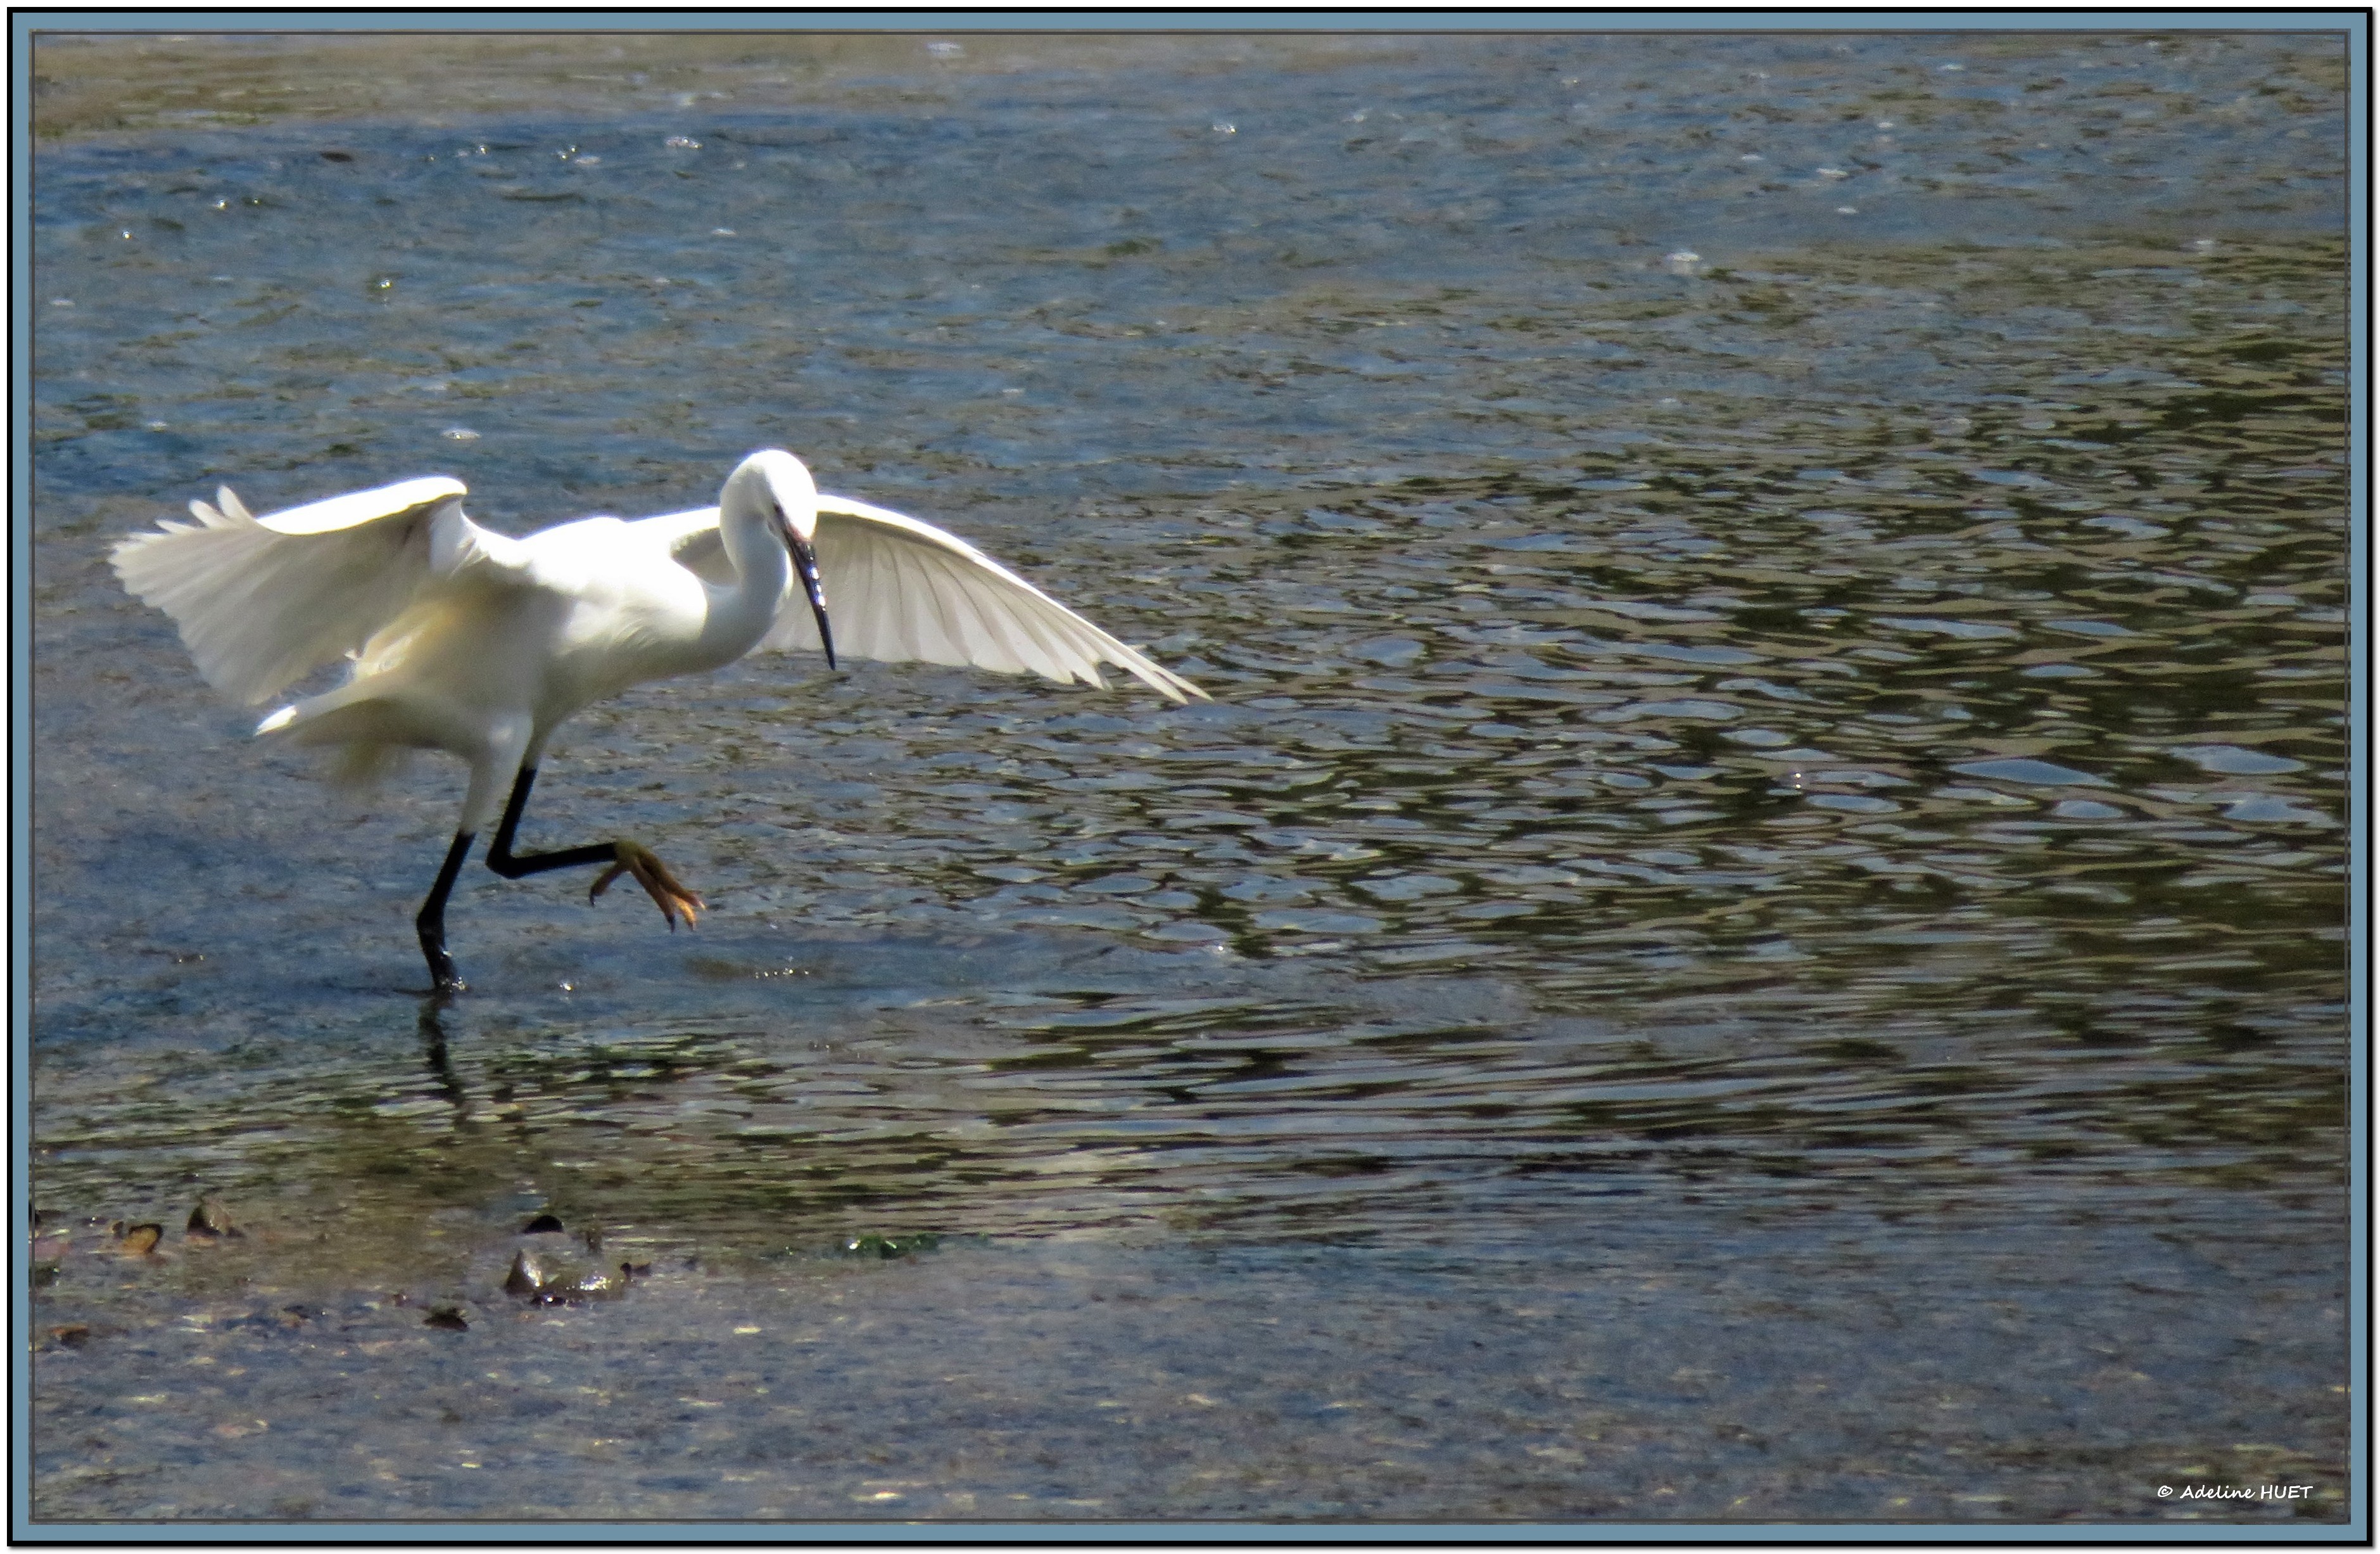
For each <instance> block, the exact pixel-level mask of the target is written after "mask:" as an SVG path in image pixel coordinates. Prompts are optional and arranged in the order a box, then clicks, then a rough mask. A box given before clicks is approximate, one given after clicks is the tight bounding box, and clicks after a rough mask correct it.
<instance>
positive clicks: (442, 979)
mask: <svg viewBox="0 0 2380 1554" xmlns="http://www.w3.org/2000/svg"><path fill="white" fill-rule="evenodd" d="M471 840H472V834H471V833H470V832H468V831H457V832H456V833H455V843H454V845H453V846H452V847H449V848H448V849H447V850H446V862H445V863H442V864H440V865H439V866H438V883H437V884H435V885H433V886H431V887H430V899H428V900H426V901H424V902H422V903H421V911H420V912H419V914H417V915H416V916H415V918H414V919H413V927H414V931H415V932H416V933H418V934H419V935H420V936H421V954H422V958H423V959H424V960H426V961H429V962H430V982H431V986H433V987H434V988H436V989H437V990H438V991H439V992H441V993H460V992H461V991H463V973H460V972H458V971H456V970H455V958H454V957H453V956H452V955H449V954H447V953H446V898H447V897H448V896H450V895H452V894H453V893H454V890H455V875H459V874H461V873H462V872H463V860H464V859H465V858H467V857H468V856H469V855H470V851H471Z"/></svg>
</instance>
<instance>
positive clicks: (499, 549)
mask: <svg viewBox="0 0 2380 1554" xmlns="http://www.w3.org/2000/svg"><path fill="white" fill-rule="evenodd" d="M463 496H464V487H463V485H462V483H460V482H458V481H453V480H448V479H444V478H443V477H431V478H427V479H423V480H414V481H405V482H401V483H397V484H395V485H390V486H383V487H381V488H379V489H377V490H373V491H365V492H357V493H354V494H352V495H350V496H336V497H333V498H330V499H329V500H327V501H322V502H316V503H311V504H310V505H308V506H306V507H301V508H291V509H288V510H287V511H285V512H280V513H273V514H268V515H266V516H265V517H263V518H261V519H260V518H255V517H252V516H250V515H249V512H248V510H247V509H246V508H244V507H242V506H241V505H240V503H239V500H238V498H237V497H236V496H233V495H232V494H231V492H230V491H229V490H228V489H225V491H223V492H221V493H220V494H219V498H218V499H219V502H220V506H219V507H209V506H207V505H206V504H204V503H200V502H193V503H191V504H190V508H191V511H192V512H193V513H194V514H195V515H196V516H197V518H198V520H199V526H198V527H196V528H192V527H190V526H188V525H186V524H179V523H168V524H165V525H164V526H163V527H162V529H161V530H160V531H159V532H152V533H148V534H140V535H135V536H133V537H132V538H130V539H128V540H125V541H123V542H121V543H120V544H119V545H117V546H116V547H115V554H114V560H115V569H116V572H117V575H118V576H120V577H121V578H122V579H123V580H124V583H125V586H126V587H127V588H128V589H129V590H130V591H131V592H132V593H134V594H135V595H137V596H138V597H140V599H142V600H144V601H146V602H147V603H149V604H152V605H155V606H158V607H159V608H161V609H163V610H164V611H165V612H166V613H167V614H168V615H170V616H172V617H173V618H174V619H175V621H176V624H177V625H178V626H179V627H180V628H181V631H182V638H183V641H184V642H186V643H187V644H188V646H189V649H190V652H191V655H192V656H193V657H194V658H195V659H196V660H197V661H198V665H199V667H200V671H201V672H202V673H203V674H204V675H205V676H206V678H207V679H208V680H209V681H210V682H211V683H212V684H213V685H215V686H216V687H217V688H218V689H220V690H222V691H225V692H226V693H228V694H230V695H233V696H236V697H237V698H239V699H241V700H243V701H246V702H249V703H251V704H254V703H261V702H263V701H265V700H267V699H268V698H270V697H271V696H272V695H273V692H274V691H279V690H281V689H283V688H284V687H285V686H286V685H288V684H289V683H290V682H291V681H292V680H294V679H297V678H298V677H299V676H300V675H303V674H304V673H306V672H307V671H308V670H309V669H311V668H313V667H317V666H318V665H320V664H322V663H323V662H326V661H327V660H329V659H331V658H333V657H335V656H337V655H340V654H343V653H344V654H346V655H348V656H349V657H350V658H351V659H352V661H353V663H352V669H351V672H350V674H349V677H348V679H347V682H346V684H345V685H343V686H341V687H339V688H338V689H337V690H334V691H326V692H324V693H323V694H322V695H319V696H311V697H308V698H306V699H305V700H303V701H300V702H297V703H295V704H291V705H289V706H285V707H283V708H282V709H280V710H279V711H277V712H275V713H273V715H271V716H268V717H266V718H265V719H264V721H263V722H262V723H261V724H260V725H259V726H258V729H257V731H258V732H259V733H261V734H274V735H279V736H283V737H285V738H288V739H291V740H296V741H297V742H298V743H300V744H310V745H328V746H333V747H335V748H337V749H338V750H340V752H341V753H342V760H341V766H340V769H341V774H342V776H343V777H346V778H347V779H349V780H369V779H370V778H371V777H375V776H377V775H378V774H379V773H380V772H381V771H382V770H383V768H384V767H385V766H386V765H388V764H389V763H390V762H391V761H392V760H393V759H395V757H397V756H399V755H401V754H402V753H404V752H405V751H407V750H410V749H430V750H443V751H447V752H449V753H453V754H455V755H458V756H460V757H462V758H463V760H464V761H465V762H466V763H468V765H469V767H470V784H469V787H468V790H467V791H466V793H465V795H464V800H463V813H462V817H461V821H460V824H459V825H458V826H456V829H455V840H454V843H453V844H452V845H451V846H450V848H449V849H448V852H447V857H446V861H445V863H444V865H443V867H442V868H441V869H440V871H439V875H438V878H437V882H436V884H435V885H434V886H433V887H432V888H431V894H430V898H429V899H428V900H427V901H425V902H424V903H423V906H422V910H421V914H420V916H419V919H418V920H417V923H418V926H419V930H420V937H421V945H422V951H423V954H424V956H425V957H426V958H427V959H428V961H429V962H430V968H431V977H432V980H433V982H434V983H435V984H436V985H438V986H439V987H441V988H459V987H460V986H461V985H462V983H461V979H460V977H459V975H458V974H457V973H456V972H455V965H454V961H453V960H452V958H451V957H450V956H448V954H447V952H446V949H445V930H444V911H445V904H446V898H447V895H448V894H449V892H450V891H451V890H452V889H453V887H454V882H455V875H456V874H457V873H458V872H459V870H460V868H461V866H462V863H463V861H464V858H465V857H466V856H467V855H468V852H469V850H470V846H471V843H472V840H473V838H475V837H476V835H477V834H478V832H479V831H480V828H481V827H482V826H485V825H486V824H487V822H488V821H489V819H490V818H491V817H492V816H494V815H495V814H497V808H498V805H499V802H500V801H502V802H503V804H504V809H503V819H502V822H501V824H500V825H499V826H498V829H497V832H496V837H495V840H494V842H493V844H492V847H491V848H490V850H489V853H488V863H489V865H490V867H492V868H493V869H495V870H496V871H497V872H498V873H499V874H503V875H507V876H511V877H517V876H519V875H528V874H536V873H541V872H543V871H545V870H548V869H555V868H565V867H570V866H574V865H577V864H581V863H606V864H609V865H610V867H609V868H607V869H606V871H605V872H604V874H603V875H601V877H600V878H599V879H598V880H597V881H596V885H595V889H594V892H593V893H594V894H598V895H600V894H601V892H602V890H603V888H604V887H606V886H608V885H609V884H610V882H611V881H612V880H613V878H615V877H616V876H617V875H620V874H622V873H624V872H625V873H629V874H633V875H635V876H636V878H637V882H638V883H639V884H640V885H642V886H643V887H645V889H646V891H647V892H648V893H649V894H650V895H651V897H652V898H653V900H654V901H655V903H656V904H657V905H659V906H660V907H661V909H662V916H663V917H664V918H666V919H667V920H668V921H669V924H670V926H671V927H673V928H674V927H675V926H676V925H677V921H678V919H679V918H680V917H684V918H685V919H686V922H687V923H688V924H689V925H690V924H692V923H693V921H694V914H695V912H696V911H697V910H698V908H699V907H700V906H701V904H702V903H701V900H700V899H699V898H698V897H697V896H695V894H694V893H693V892H692V891H690V890H687V889H686V887H684V886H682V885H680V884H678V883H677V881H676V880H675V879H674V878H673V877H671V875H670V874H669V871H668V870H667V869H666V868H664V867H663V866H662V863H661V862H660V860H658V859H656V858H654V857H653V855H652V854H651V853H650V852H649V851H647V850H645V849H643V848H642V847H640V846H638V845H637V843H634V842H629V841H615V842H607V843H596V844H593V845H591V846H588V847H581V848H572V849H566V850H562V851H557V852H548V853H533V854H526V855H521V854H515V853H514V852H513V851H512V842H513V837H514V831H515V829H516V826H518V824H519V821H520V815H521V811H522V809H523V808H524V806H525V805H526V804H527V802H528V792H529V788H530V786H531V784H533V783H534V781H535V780H536V777H537V766H538V761H539V759H540V756H541V755H542V754H543V753H544V750H545V745H546V741H547V740H549V739H550V738H551V737H552V735H553V731H554V729H555V728H558V727H560V726H561V724H562V723H563V722H564V721H565V719H567V718H569V717H570V716H572V715H573V714H575V713H577V712H578V711H580V710H581V709H583V708H585V707H587V706H589V705H591V704H594V703H596V702H600V701H601V700H603V699H604V698H605V697H608V696H613V695H616V694H618V693H619V692H620V691H625V690H626V689H627V688H628V687H630V686H633V685H637V684H641V683H643V682H645V681H647V680H654V679H668V678H670V677H672V676H675V675H683V674H692V673H696V672H698V671H700V670H705V669H715V668H718V667H721V666H722V665H725V664H730V663H733V662H735V660H736V659H738V658H741V657H743V656H744V655H746V654H747V653H750V652H751V651H753V650H754V649H755V648H757V647H761V646H768V647H775V648H783V649H818V650H823V651H824V652H825V654H826V655H827V662H828V664H829V665H830V666H832V664H833V663H834V662H835V653H836V647H837V645H838V643H839V644H840V645H841V646H842V647H843V648H844V651H846V652H854V653H857V654H859V655H862V656H865V657H871V658H878V659H883V660H887V661H899V660H904V659H922V660H925V661H928V662H931V663H939V664H966V665H974V666H977V667H984V668H990V669H997V670H1002V671H1005V672H1011V673H1014V672H1021V671H1025V670H1031V671H1034V672H1037V673H1039V674H1041V675H1044V676H1046V677H1048V678H1050V679H1055V680H1058V681H1060V682H1062V683H1064V682H1068V681H1073V680H1077V679H1080V680H1084V681H1087V682H1088V683H1091V684H1094V685H1097V684H1101V683H1104V682H1103V681H1101V679H1100V678H1099V665H1101V664H1112V665H1115V666H1117V667H1121V668H1123V669H1124V670H1125V671H1127V672H1128V673H1130V674H1132V675H1134V676H1135V677H1136V678H1137V679H1141V680H1142V681H1143V682H1145V683H1147V685H1149V686H1150V687H1152V688H1153V689H1155V690H1157V691H1160V693H1162V694H1163V695H1165V696H1166V697H1168V698H1170V699H1171V700H1173V701H1176V702H1180V701H1184V700H1186V699H1187V698H1188V697H1190V696H1203V695H1204V694H1205V693H1204V692H1203V691H1199V690H1198V688H1197V687H1196V686H1194V685H1192V684H1191V683H1190V682H1189V681H1188V680H1186V679H1183V678H1182V677H1181V676H1179V675H1176V674H1174V673H1172V671H1171V670H1168V669H1165V668H1163V667H1160V666H1159V665H1157V664H1156V663H1154V662H1152V661H1151V660H1149V659H1148V658H1147V657H1145V656H1144V655H1141V654H1140V653H1138V652H1136V651H1135V650H1134V649H1132V648H1130V647H1127V646H1125V645H1124V644H1123V642H1118V641H1116V639H1114V638H1113V637H1111V636H1109V635H1108V634H1107V633H1106V632H1104V631H1101V630H1099V628H1098V627H1096V626H1093V625H1091V624H1090V622H1088V621H1087V620H1085V619H1083V618H1081V617H1080V616H1077V615H1075V613H1074V612H1072V611H1071V610H1068V609H1066V608H1065V607H1064V606H1062V605H1060V604H1058V603H1057V602H1056V601H1055V600H1052V599H1050V597H1049V596H1048V595H1047V594H1045V593H1041V592H1040V591H1039V590H1038V589H1036V588H1034V587H1033V586H1032V585H1031V584H1030V583H1027V582H1026V581H1024V580H1023V579H1021V578H1018V577H1017V576H1016V575H1015V574H1014V573H1012V572H1010V571H1008V570H1007V569H1005V568H1003V567H1002V566H1000V564H999V563H997V562H995V561H993V560H991V559H990V557H986V556H984V555H983V554H982V553H981V552H980V551H977V550H976V549H975V548H974V547H973V546H972V545H968V544H967V543H966V542H965V541H964V540H961V539H959V538H957V537H956V536H954V535H952V534H948V533H945V532H942V531H941V530H940V529H936V528H934V527H933V526H932V525H930V524H927V523H921V522H919V521H918V520H915V519H910V518H905V517H903V516H902V515H900V514H898V513H893V512H888V511H886V510H885V509H883V508H874V507H870V506H868V504H866V503H863V502H855V501H852V500H850V499H848V498H845V497H839V496H821V495H820V493H819V491H818V488H817V487H816V485H815V484H814V483H812V482H811V479H810V475H809V471H807V469H805V468H804V467H803V465H802V463H801V461H800V460H799V459H795V458H794V457H793V456H792V455H791V454H787V453H781V452H777V451H775V450H768V451H764V452H761V453H756V454H754V455H752V456H751V457H750V458H749V459H746V460H745V461H744V462H743V463H742V464H740V465H738V466H737V467H736V469H735V472H734V473H733V474H731V475H730V476H729V477H728V479H727V483H726V485H725V487H724V489H723V490H722V492H721V495H720V505H719V506H718V507H717V508H701V509H698V510H696V511H692V512H685V513H673V514H669V515H666V516H663V517H660V518H649V519H644V520H638V521H636V522H624V521H623V520H619V519H616V518H587V519H580V520H577V521H575V522H570V523H564V524H560V525H557V526H555V527H553V528H552V529H547V530H544V531H542V532H539V533H536V534H532V535H530V536H528V538H526V539H512V538H508V537H506V536H504V535H502V534H497V533H494V532H491V531H488V530H485V529H482V528H480V526H479V525H477V524H475V523H473V522H472V521H471V520H469V519H468V518H467V517H465V516H464V513H463V507H462V497H463ZM829 586H832V588H833V590H834V591H835V593H836V595H837V597H838V598H839V599H841V600H842V601H844V602H843V604H842V606H841V607H840V608H839V610H838V614H837V617H836V618H837V621H838V623H839V624H838V626H837V627H836V628H834V629H832V630H830V628H829V625H828V615H827V606H826V597H827V593H826V591H827V589H828V587H829ZM507 789H509V792H510V799H509V801H505V800H504V796H505V794H506V792H507Z"/></svg>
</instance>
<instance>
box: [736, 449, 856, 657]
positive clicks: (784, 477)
mask: <svg viewBox="0 0 2380 1554" xmlns="http://www.w3.org/2000/svg"><path fill="white" fill-rule="evenodd" d="M818 496H819V492H818V482H816V481H814V480H812V479H811V478H810V471H809V468H808V466H807V465H805V464H804V463H803V462H802V461H801V460H800V459H796V458H795V457H794V456H793V455H792V454H790V453H787V452H785V451H784V450H783V449H782V448H773V447H764V448H762V449H761V450H760V451H759V452H758V453H756V454H753V455H752V456H751V457H750V458H748V459H745V460H744V462H743V463H741V464H738V465H736V466H735V473H734V474H732V475H729V476H728V477H727V489H726V491H725V492H723V493H722V495H721V497H720V507H721V513H720V519H721V521H722V522H724V521H725V520H726V517H727V514H726V510H725V509H727V508H730V507H734V506H737V505H740V504H743V503H749V504H751V505H752V506H754V507H757V508H759V509H760V510H761V511H762V512H764V513H765V514H766V515H767V517H768V522H769V528H770V531H771V532H772V533H774V534H775V535H776V536H777V538H779V539H780V540H782V541H783V542H784V545H785V552H786V554H787V555H789V556H791V557H793V560H794V576H795V577H796V578H797V579H799V580H800V581H801V585H802V591H803V592H804V593H807V594H808V595H809V600H810V614H811V615H812V616H814V617H815V618H817V620H818V629H819V645H820V647H821V648H823V649H825V650H826V667H828V668H830V669H832V668H833V667H834V633H833V632H832V631H831V630H828V629H827V623H826V584H825V582H824V581H822V580H820V577H819V566H818V552H817V551H816V550H814V549H813V548H811V547H812V546H813V545H815V544H816V542H817V540H818Z"/></svg>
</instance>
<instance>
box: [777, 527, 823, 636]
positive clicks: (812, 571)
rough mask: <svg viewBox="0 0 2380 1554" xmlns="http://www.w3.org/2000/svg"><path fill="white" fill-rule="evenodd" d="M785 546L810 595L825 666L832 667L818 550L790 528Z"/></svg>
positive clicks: (796, 572) (805, 591) (803, 586)
mask: <svg viewBox="0 0 2380 1554" xmlns="http://www.w3.org/2000/svg"><path fill="white" fill-rule="evenodd" d="M785 548H786V549H787V550H789V551H791V552H793V556H794V571H795V574H796V575H798V576H799V577H800V578H801V580H802V591H803V592H804V593H807V594H808V595H809V596H810V614H811V615H813V616H815V617H817V618H818V629H819V645H820V646H821V647H823V648H825V649H826V667H828V668H830V669H832V668H833V667H835V666H834V632H833V631H832V630H829V629H828V627H827V623H826V585H825V584H824V583H822V582H820V581H819V569H818V552H816V551H814V550H812V549H811V548H810V546H809V542H807V540H804V539H803V538H802V537H801V536H800V535H798V534H796V533H795V532H793V531H792V530H791V529H790V528H789V529H787V530H786V531H785Z"/></svg>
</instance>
